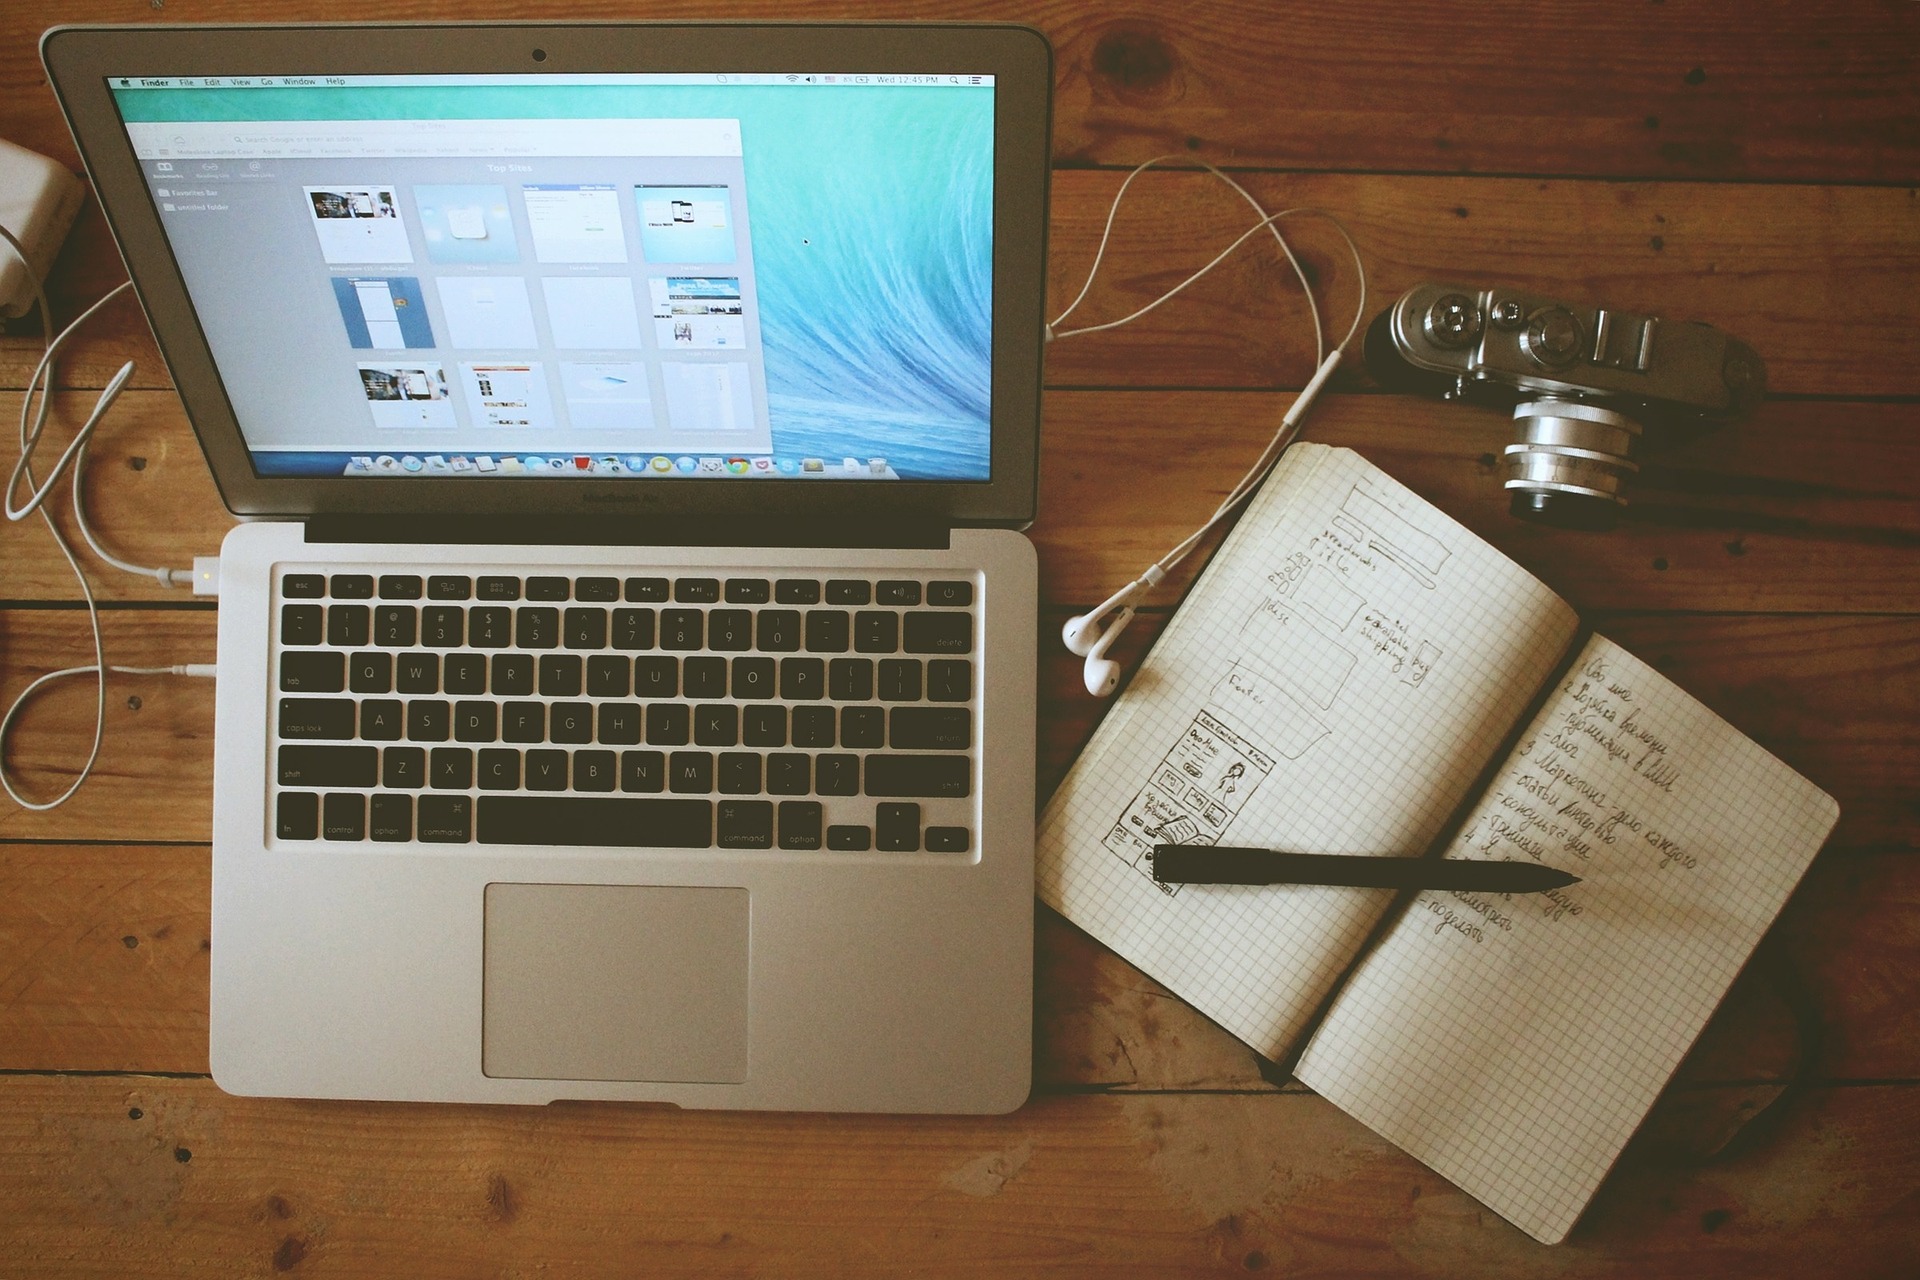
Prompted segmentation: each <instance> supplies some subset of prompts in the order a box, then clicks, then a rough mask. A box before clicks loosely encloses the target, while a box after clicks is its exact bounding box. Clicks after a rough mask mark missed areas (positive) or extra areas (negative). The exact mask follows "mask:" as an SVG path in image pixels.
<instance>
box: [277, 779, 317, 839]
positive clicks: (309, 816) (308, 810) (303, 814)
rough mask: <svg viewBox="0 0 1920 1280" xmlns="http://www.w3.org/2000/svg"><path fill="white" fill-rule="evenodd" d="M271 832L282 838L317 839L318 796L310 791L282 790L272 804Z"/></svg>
mask: <svg viewBox="0 0 1920 1280" xmlns="http://www.w3.org/2000/svg"><path fill="white" fill-rule="evenodd" d="M273 832H274V834H275V835H276V836H278V837H279V838H280V839H282V840H318V839H319V838H320V797H319V796H317V795H315V794H314V793H313V792H311V791H282V792H281V793H280V796H279V798H278V799H276V800H275V801H274V804H273Z"/></svg>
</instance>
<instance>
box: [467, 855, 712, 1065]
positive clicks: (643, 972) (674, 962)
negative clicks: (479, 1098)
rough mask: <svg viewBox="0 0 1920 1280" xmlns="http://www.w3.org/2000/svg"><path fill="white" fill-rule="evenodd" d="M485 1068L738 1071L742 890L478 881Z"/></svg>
mask: <svg viewBox="0 0 1920 1280" xmlns="http://www.w3.org/2000/svg"><path fill="white" fill-rule="evenodd" d="M486 919H487V935H486V943H487V952H486V995H485V1005H486V1021H485V1024H484V1027H483V1031H482V1037H481V1039H482V1048H481V1058H480V1069H481V1070H482V1071H484V1072H485V1073H486V1074H487V1075H490V1076H496V1077H504V1078H508V1079H516V1080H657V1081H661V1082H677V1083H714V1084H738V1083H740V1082H741V1081H742V1080H745V1079H746V1078H747V924H748V913H747V891H746V890H745V889H709V888H667V887H662V886H655V885H597V884H490V885H488V886H487V906H486Z"/></svg>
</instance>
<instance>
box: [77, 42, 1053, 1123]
mask: <svg viewBox="0 0 1920 1280" xmlns="http://www.w3.org/2000/svg"><path fill="white" fill-rule="evenodd" d="M43 56H44V58H45V60H46V62H47V64H48V67H49V70H50V74H51V76H52V80H53V83H54V85H55V87H56V89H57V91H58V92H59V94H60V97H61V100H62V103H63V105H64V107H65V109H66V111H67V113H68V116H69V119H70V121H71V123H72V125H73V128H74V132H75V136H76V138H77V139H78V141H79V143H80V148H81V151H82V153H83V154H84V156H85V158H86V160H87V163H88V167H89V169H90V171H91V173H92V176H93V178H94V181H95V183H96V186H97V188H98V190H99V192H100V198H101V202H102V206H103V208H104V210H105V212H106V214H107V217H108V220H109V222H110V223H111V225H112V227H113V230H114V234H115V236H116V237H117V239H118V241H119V244H120V246H121V249H122V252H123V254H124V256H125V258H126V260H127V262H128V264H129V267H130V270H131V272H132V274H133V277H134V280H135V283H136V286H137V287H138V291H139V294H140V297H141V300H142V303H143V305H144V306H145V307H146V310H147V314H148V315H149V317H150V318H151V320H152V322H153V326H154V331H155V335H156V337H157V338H158V340H159V343H160V346H161V349H162V350H163V351H164V353H165V354H166V357H167V360H168V364H169V367H170V369H171V371H172V373H173V376H174V380H175V382H176V384H177V386H178V387H179V389H180V393H181V396H182V399H183V400H184V402H185V404H186V406H187V409H188V413H189V415H190V416H191V418H192V420H193V424H194V427H195V430H196V432H197V433H198V435H199V437H200V440H201V442H202V444H203V446H204V448H205V450H206V453H207V457H208V461H209V464H210V466H211V468H212V471H213V474H214V477H215V479H216V481H217V483H218V485H219V488H220V492H221V494H222V496H223V499H224V500H225V502H226V503H227V505H228V506H229V508H230V509H231V510H232V511H233V512H234V513H235V514H237V515H239V516H241V517H243V519H244V522H243V523H242V524H241V525H240V526H239V527H238V528H237V529H236V530H235V531H234V532H233V534H232V535H231V536H230V537H229V538H228V539H227V542H226V545H225V547H224V549H223V552H222V558H221V576H220V596H221V599H220V627H219V687H218V694H217V708H216V725H215V764H216V781H215V787H214V815H213V926H212V929H213V932H212V955H211V965H212V973H211V1002H212V1011H211V1038H210V1056H211V1061H212V1066H213V1074H214V1078H215V1079H216V1081H217V1082H218V1083H219V1084H220V1085H222V1086H223V1087H224V1088H226V1089H228V1090H230V1091H234V1092H238V1093H250V1094H292V1095H307V1096H321V1097H364V1098H400V1099H432V1100H456V1101H459V1100H464V1101H492V1102H546V1101H551V1100H554V1099H557V1098H613V1099H641V1100H650V1101H659V1102H667V1103H673V1104H677V1105H683V1106H702V1107H765V1108H782V1109H832V1110H893V1111H976V1112H977V1111H1005V1110H1009V1109H1011V1108H1013V1107H1015V1106H1017V1105H1018V1104H1019V1103H1020V1102H1021V1101H1022V1100H1024V1098H1025V1096H1026V1093H1027V1089H1028V1078H1029V1073H1030V1066H1029V1062H1030V1052H1031V1051H1030V1041H1031V1029H1030V1028H1031V1001H1032V991H1031V988H1032V976H1031V967H1032V961H1031V927H1032V890H1031V885H1032V837H1033V825H1032V809H1031V803H1032V796H1033V765H1032V757H1033V741H1034V724H1033V703H1034V671H1033V668H1034V632H1035V597H1036V581H1035V558H1034V554H1033V549H1032V546H1031V545H1030V544H1029V543H1028V542H1027V541H1026V539H1025V538H1024V537H1023V536H1022V535H1021V534H1020V532H1019V531H1018V530H1019V529H1020V528H1021V527H1023V526H1024V525H1025V524H1026V523H1027V522H1028V521H1029V520H1030V519H1031V517H1032V512H1033V503H1034V460H1035V454H1036V438H1037V424H1038V406H1039V386H1040V381H1039V370H1040V334H1041V328H1042V327H1041V322H1040V321H1041V317H1040V308H1041V289H1042V281H1043V278H1044V271H1043V269H1042V263H1043V250H1044V226H1045V207H1046V206H1045V196H1046V177H1047V146H1048V129H1047V119H1048V95H1049V92H1050V87H1051V72H1050V61H1049V58H1050V55H1049V52H1048V50H1047V48H1046V45H1045V42H1044V41H1043V40H1042V39H1041V38H1040V37H1038V36H1037V35H1036V34H1035V33H1033V32H1031V31H1026V30H1022V29H1017V28H1009V27H985V26H982V27H953V26H934V25H926V26H879V25H876V26H826V25H811V26H810V25H793V26H781V27H764V26H761V27H756V26H748V25H741V26H733V25H719V24H715V25H700V24H660V25H652V26H643V25H617V24H605V25H595V24H575V25H560V26H532V25H512V24H499V25H480V24H476V25H457V26H438V25H407V24H399V25H392V26H384V27H380V26H374V27H284V28H250V29H245V28H192V27H168V28H164V29H163V28H145V29H142V28H87V29H81V28H75V29H64V30H57V31H54V32H51V33H49V35H48V36H47V38H46V39H45V41H44V42H43Z"/></svg>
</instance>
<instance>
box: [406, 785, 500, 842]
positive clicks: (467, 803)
mask: <svg viewBox="0 0 1920 1280" xmlns="http://www.w3.org/2000/svg"><path fill="white" fill-rule="evenodd" d="M490 798H493V797H490ZM419 808H420V820H419V823H418V826H419V834H420V838H421V839H422V840H425V841H428V842H430V843H433V844H465V843H466V842H467V841H469V840H471V839H472V838H473V800H472V799H471V798H470V797H468V796H421V797H420V806H419Z"/></svg>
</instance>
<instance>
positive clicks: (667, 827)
mask: <svg viewBox="0 0 1920 1280" xmlns="http://www.w3.org/2000/svg"><path fill="white" fill-rule="evenodd" d="M474 830H475V834H476V838H477V839H478V840H479V842H480V843H481V844H566V845H610V846H613V847H615V848H627V849H648V848H651V849H704V848H706V847H707V846H709V845H711V844H712V843H713V802H712V801H711V800H669V799H666V798H664V797H661V798H650V797H638V796H635V797H628V796H481V797H480V805H479V812H478V815H477V817H476V821H475V823H474Z"/></svg>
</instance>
